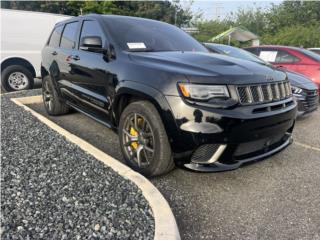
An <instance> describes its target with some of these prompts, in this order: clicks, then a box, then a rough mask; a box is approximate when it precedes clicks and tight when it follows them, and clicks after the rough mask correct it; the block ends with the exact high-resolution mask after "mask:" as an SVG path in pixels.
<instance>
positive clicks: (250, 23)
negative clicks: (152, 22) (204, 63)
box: [1, 0, 320, 47]
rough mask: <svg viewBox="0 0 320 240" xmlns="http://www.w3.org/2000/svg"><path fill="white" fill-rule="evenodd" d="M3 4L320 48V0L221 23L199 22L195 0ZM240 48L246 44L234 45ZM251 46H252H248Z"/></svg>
mask: <svg viewBox="0 0 320 240" xmlns="http://www.w3.org/2000/svg"><path fill="white" fill-rule="evenodd" d="M182 2H183V3H184V6H183V4H182V3H181V2H180V0H171V1H169V0H163V1H1V8H11V9H21V10H29V11H31V10H32V11H42V12H51V13H59V14H66V15H73V16H77V15H80V14H81V13H83V14H86V13H103V14H118V15H130V16H139V17H145V18H151V19H156V20H160V21H165V22H168V23H172V24H176V25H178V26H183V25H192V26H196V27H198V29H199V32H198V33H196V34H194V37H195V38H197V39H198V40H199V41H201V42H205V41H208V40H209V39H210V38H212V37H214V36H216V35H218V34H219V33H221V32H223V31H226V30H228V29H229V28H230V27H236V26H243V27H246V28H247V29H249V30H250V31H252V32H253V33H255V34H257V35H258V36H260V37H261V42H262V43H263V44H282V45H292V46H304V47H319V46H320V34H319V33H320V1H301V0H298V1H283V2H282V3H280V4H278V5H274V4H271V5H270V8H269V9H262V8H256V7H253V8H246V9H238V10H237V11H236V12H234V13H231V14H230V15H229V16H228V17H226V18H224V19H219V20H210V21H204V20H199V19H200V17H201V14H199V13H193V12H192V11H191V10H190V6H191V4H192V0H189V2H188V3H189V4H188V5H187V6H185V1H182ZM232 43H233V44H235V45H237V46H242V45H243V44H242V43H238V42H232ZM245 44H248V43H245Z"/></svg>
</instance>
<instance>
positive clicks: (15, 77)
mask: <svg viewBox="0 0 320 240" xmlns="http://www.w3.org/2000/svg"><path fill="white" fill-rule="evenodd" d="M0 16H1V23H2V24H1V27H2V28H1V36H2V37H1V54H0V55H1V60H0V62H1V88H2V90H5V91H8V92H11V91H17V90H25V89H29V88H33V85H34V78H36V77H40V76H41V73H40V63H41V49H42V48H43V46H44V45H45V43H46V41H47V39H48V35H49V34H50V32H51V30H52V28H53V27H54V25H55V24H56V23H57V22H58V21H61V20H65V19H67V18H69V17H68V16H63V15H57V14H50V13H39V12H31V11H20V10H8V9H1V10H0Z"/></svg>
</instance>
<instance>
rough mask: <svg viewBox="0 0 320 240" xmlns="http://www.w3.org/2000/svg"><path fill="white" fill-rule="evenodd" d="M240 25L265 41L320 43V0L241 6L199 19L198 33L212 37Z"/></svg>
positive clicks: (272, 42)
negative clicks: (267, 6)
mask: <svg viewBox="0 0 320 240" xmlns="http://www.w3.org/2000/svg"><path fill="white" fill-rule="evenodd" d="M236 26H243V27H246V28H247V29H248V30H250V31H252V32H253V33H255V34H257V35H258V36H260V39H261V43H262V44H281V45H290V46H303V47H319V46H320V34H319V33H320V1H284V2H282V3H281V4H279V5H274V4H273V5H271V7H270V9H261V8H247V9H238V11H236V12H235V13H231V14H230V15H229V17H228V18H226V19H222V20H219V21H201V22H198V23H197V27H198V28H199V30H200V31H199V33H197V34H195V35H194V37H195V38H197V39H198V40H199V41H208V40H209V39H210V38H212V37H214V36H216V35H218V34H219V33H221V32H223V31H226V30H228V29H229V28H230V27H236ZM233 44H235V45H237V46H239V45H245V44H242V43H235V42H233Z"/></svg>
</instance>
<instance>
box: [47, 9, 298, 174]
mask: <svg viewBox="0 0 320 240" xmlns="http://www.w3.org/2000/svg"><path fill="white" fill-rule="evenodd" d="M41 72H42V78H43V90H42V92H43V102H44V106H45V109H46V111H47V112H48V114H50V115H60V114H66V113H67V112H68V111H69V109H70V108H74V109H76V110H78V111H80V112H82V113H84V114H86V115H88V116H90V117H92V118H93V119H96V120H97V121H99V122H100V123H103V124H104V125H106V126H107V127H110V128H113V129H115V130H117V132H118V134H119V139H120V146H121V150H122V153H123V156H124V159H125V161H126V162H127V164H128V165H129V166H131V167H132V168H133V169H135V170H137V171H139V172H141V173H142V174H144V175H146V176H155V175H159V174H164V173H166V172H168V171H170V170H171V169H172V168H173V167H174V165H175V164H174V163H175V161H176V163H178V164H181V165H183V166H185V167H187V168H190V169H193V170H198V171H222V170H231V169H235V168H238V167H239V166H241V165H242V164H243V163H246V162H250V161H255V160H257V159H261V158H265V157H267V156H270V155H272V154H274V153H276V152H279V151H281V150H282V149H284V148H285V147H287V146H288V145H289V144H290V143H291V132H292V130H293V127H294V123H295V115H296V102H295V101H294V99H293V97H292V92H291V87H290V83H289V81H288V80H287V76H286V74H285V73H284V72H283V71H279V70H277V69H274V68H271V67H269V66H264V65H261V64H257V63H254V62H249V61H242V60H239V59H235V58H232V57H228V56H223V55H213V54H210V53H209V51H208V50H207V49H206V48H205V47H204V46H203V45H202V44H200V43H199V42H197V41H196V40H195V39H193V38H192V37H191V36H190V35H188V34H187V33H185V32H184V31H183V30H181V29H179V28H177V27H175V26H172V25H170V24H167V23H163V22H159V21H155V20H150V19H143V18H135V17H125V16H114V15H95V14H93V15H86V16H79V17H75V18H72V19H70V20H67V21H64V22H62V23H59V24H57V25H56V26H55V27H54V30H53V32H52V34H51V36H50V38H49V40H48V42H47V44H46V46H45V47H44V49H43V50H42V67H41Z"/></svg>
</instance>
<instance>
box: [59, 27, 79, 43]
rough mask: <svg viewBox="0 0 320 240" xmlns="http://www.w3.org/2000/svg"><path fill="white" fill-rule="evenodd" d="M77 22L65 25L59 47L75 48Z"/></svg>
mask: <svg viewBox="0 0 320 240" xmlns="http://www.w3.org/2000/svg"><path fill="white" fill-rule="evenodd" d="M77 30H78V22H72V23H67V24H66V26H65V27H64V30H63V34H62V38H61V43H60V47H62V48H75V46H76V34H77Z"/></svg>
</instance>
